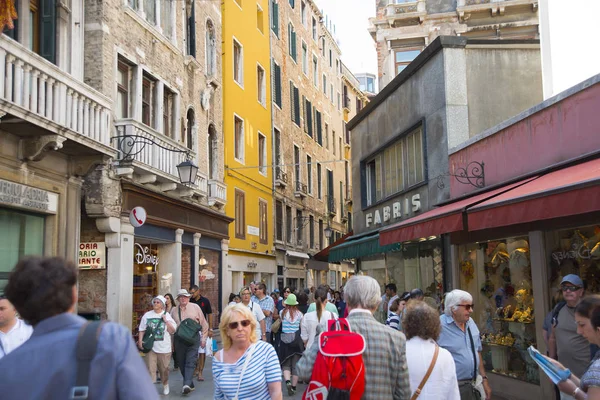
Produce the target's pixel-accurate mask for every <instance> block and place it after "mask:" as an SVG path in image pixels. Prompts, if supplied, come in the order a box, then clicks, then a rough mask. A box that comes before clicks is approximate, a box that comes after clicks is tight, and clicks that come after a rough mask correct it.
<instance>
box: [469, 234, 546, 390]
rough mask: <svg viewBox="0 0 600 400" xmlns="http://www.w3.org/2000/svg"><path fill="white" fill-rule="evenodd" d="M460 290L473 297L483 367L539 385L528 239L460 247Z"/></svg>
mask: <svg viewBox="0 0 600 400" xmlns="http://www.w3.org/2000/svg"><path fill="white" fill-rule="evenodd" d="M458 256H459V261H460V262H459V268H460V270H459V275H460V288H461V289H462V290H465V291H467V292H469V293H471V295H472V296H473V303H474V312H473V315H472V318H473V319H474V321H475V322H476V323H477V326H478V328H479V331H480V332H481V340H482V343H483V353H482V355H483V359H484V364H485V369H486V371H490V372H492V373H497V374H501V375H504V376H508V377H511V378H515V379H518V380H522V381H526V382H529V383H533V384H539V381H540V378H539V371H538V368H537V365H536V364H535V362H534V361H532V360H531V358H530V357H529V356H528V354H527V348H528V347H529V346H530V345H533V346H536V341H535V337H536V331H535V324H534V311H533V310H534V302H533V291H532V285H531V263H530V259H529V241H528V238H527V237H514V238H508V239H502V240H495V241H489V242H479V243H473V244H468V245H462V246H459V251H458Z"/></svg>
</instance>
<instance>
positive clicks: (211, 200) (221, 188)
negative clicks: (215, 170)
mask: <svg viewBox="0 0 600 400" xmlns="http://www.w3.org/2000/svg"><path fill="white" fill-rule="evenodd" d="M225 204H227V186H226V185H225V184H224V183H223V182H219V181H217V180H214V179H211V180H209V181H208V205H209V206H215V205H216V206H220V207H223V206H224V205H225Z"/></svg>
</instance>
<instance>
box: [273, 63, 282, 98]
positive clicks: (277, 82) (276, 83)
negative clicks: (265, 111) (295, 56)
mask: <svg viewBox="0 0 600 400" xmlns="http://www.w3.org/2000/svg"><path fill="white" fill-rule="evenodd" d="M272 79H273V83H272V85H271V86H273V101H274V102H275V104H277V105H278V106H279V108H281V67H280V66H279V64H277V63H276V62H275V60H273V75H272Z"/></svg>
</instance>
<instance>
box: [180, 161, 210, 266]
mask: <svg viewBox="0 0 600 400" xmlns="http://www.w3.org/2000/svg"><path fill="white" fill-rule="evenodd" d="M177 173H178V174H179V181H180V182H181V184H182V185H186V186H191V185H193V184H194V183H196V176H197V175H198V166H197V165H196V164H194V163H193V162H192V161H190V160H185V161H184V162H182V163H181V164H179V165H178V166H177ZM204 261H206V260H204Z"/></svg>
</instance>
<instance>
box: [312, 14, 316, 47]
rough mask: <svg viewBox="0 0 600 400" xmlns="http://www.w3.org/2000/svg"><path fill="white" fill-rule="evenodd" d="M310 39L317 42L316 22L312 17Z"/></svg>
mask: <svg viewBox="0 0 600 400" xmlns="http://www.w3.org/2000/svg"><path fill="white" fill-rule="evenodd" d="M312 38H313V40H314V41H315V42H316V41H317V20H316V19H315V17H312Z"/></svg>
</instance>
